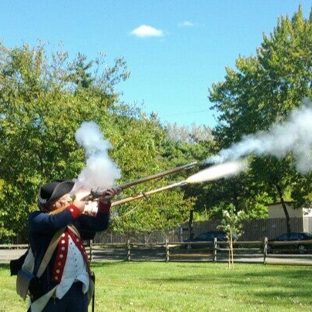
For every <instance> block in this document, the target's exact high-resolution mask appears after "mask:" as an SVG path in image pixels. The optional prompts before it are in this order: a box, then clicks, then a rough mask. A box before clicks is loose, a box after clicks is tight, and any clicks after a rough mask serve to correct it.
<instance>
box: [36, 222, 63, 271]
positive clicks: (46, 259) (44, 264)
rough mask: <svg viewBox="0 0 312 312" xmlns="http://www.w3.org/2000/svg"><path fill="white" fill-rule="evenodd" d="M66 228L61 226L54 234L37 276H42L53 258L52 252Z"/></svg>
mask: <svg viewBox="0 0 312 312" xmlns="http://www.w3.org/2000/svg"><path fill="white" fill-rule="evenodd" d="M64 230H65V227H64V228H61V229H59V230H58V231H57V232H56V233H55V234H54V236H53V238H52V240H51V243H50V245H49V247H48V249H47V251H46V253H45V254H44V256H43V259H42V261H41V264H40V267H39V269H38V272H37V277H40V276H41V275H42V274H43V272H44V270H45V269H46V267H47V265H48V263H49V261H50V260H51V257H52V254H53V252H54V250H55V248H56V246H57V244H58V242H59V240H60V238H61V235H62V234H63V232H64Z"/></svg>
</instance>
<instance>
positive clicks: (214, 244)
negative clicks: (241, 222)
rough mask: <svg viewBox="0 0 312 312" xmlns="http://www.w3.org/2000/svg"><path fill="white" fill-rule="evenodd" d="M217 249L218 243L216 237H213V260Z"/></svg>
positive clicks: (215, 257) (215, 259) (215, 258)
mask: <svg viewBox="0 0 312 312" xmlns="http://www.w3.org/2000/svg"><path fill="white" fill-rule="evenodd" d="M217 249H218V244H217V238H216V237H215V238H214V239H213V262H216V261H217Z"/></svg>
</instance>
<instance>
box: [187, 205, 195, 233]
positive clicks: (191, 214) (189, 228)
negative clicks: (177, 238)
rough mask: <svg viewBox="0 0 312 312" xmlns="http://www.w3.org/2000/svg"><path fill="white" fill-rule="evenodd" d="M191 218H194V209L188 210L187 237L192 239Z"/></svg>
mask: <svg viewBox="0 0 312 312" xmlns="http://www.w3.org/2000/svg"><path fill="white" fill-rule="evenodd" d="M193 218H194V210H191V211H190V218H189V222H188V230H189V239H192V238H193V236H194V233H193Z"/></svg>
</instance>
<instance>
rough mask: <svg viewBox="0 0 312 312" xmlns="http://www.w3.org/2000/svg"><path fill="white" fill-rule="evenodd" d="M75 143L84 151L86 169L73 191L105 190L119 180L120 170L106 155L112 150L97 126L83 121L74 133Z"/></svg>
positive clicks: (80, 175) (91, 122)
mask: <svg viewBox="0 0 312 312" xmlns="http://www.w3.org/2000/svg"><path fill="white" fill-rule="evenodd" d="M75 139H76V141H77V143H78V144H79V145H80V146H81V147H83V148H84V149H85V155H86V167H85V168H84V169H83V170H82V172H81V173H80V174H79V176H78V178H77V181H76V183H75V189H93V190H96V189H106V188H109V187H112V186H113V185H114V182H115V180H116V179H118V178H120V169H119V168H118V166H117V165H116V163H114V162H113V161H112V160H111V158H110V157H109V155H108V150H109V149H111V148H112V145H111V144H110V142H109V141H108V140H106V139H104V135H103V133H101V131H100V128H99V127H98V125H97V124H96V123H95V122H93V121H90V122H86V121H84V122H83V123H82V124H81V126H80V128H79V129H78V130H77V131H76V133H75Z"/></svg>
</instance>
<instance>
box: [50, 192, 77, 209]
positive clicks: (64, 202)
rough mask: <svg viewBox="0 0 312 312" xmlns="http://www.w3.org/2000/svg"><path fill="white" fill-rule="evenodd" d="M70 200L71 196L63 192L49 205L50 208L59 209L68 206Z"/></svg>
mask: <svg viewBox="0 0 312 312" xmlns="http://www.w3.org/2000/svg"><path fill="white" fill-rule="evenodd" d="M71 202H72V198H71V196H70V195H69V194H65V195H63V196H62V197H60V198H58V199H57V200H55V201H54V202H53V203H52V205H51V208H52V209H51V210H55V209H59V208H62V207H66V206H68V205H69V204H70V203H71Z"/></svg>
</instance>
